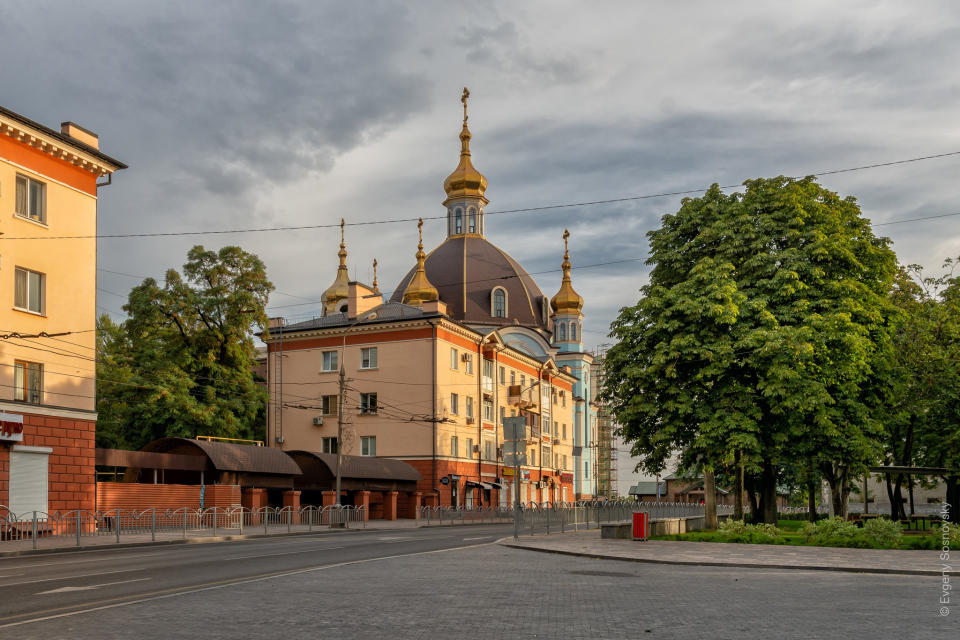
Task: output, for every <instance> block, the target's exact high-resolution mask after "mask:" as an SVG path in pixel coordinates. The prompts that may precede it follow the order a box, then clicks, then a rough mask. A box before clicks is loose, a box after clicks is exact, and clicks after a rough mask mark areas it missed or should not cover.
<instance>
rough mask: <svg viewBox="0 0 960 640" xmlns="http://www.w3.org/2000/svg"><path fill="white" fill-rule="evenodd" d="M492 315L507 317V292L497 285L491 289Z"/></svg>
mask: <svg viewBox="0 0 960 640" xmlns="http://www.w3.org/2000/svg"><path fill="white" fill-rule="evenodd" d="M492 315H493V317H494V318H506V317H507V292H506V291H504V290H503V289H502V288H500V287H497V288H496V289H494V290H493V314H492Z"/></svg>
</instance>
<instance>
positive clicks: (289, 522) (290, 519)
mask: <svg viewBox="0 0 960 640" xmlns="http://www.w3.org/2000/svg"><path fill="white" fill-rule="evenodd" d="M292 525H293V509H292V508H291V509H290V510H289V511H287V533H290V527H291V526H292Z"/></svg>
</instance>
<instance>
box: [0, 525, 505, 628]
mask: <svg viewBox="0 0 960 640" xmlns="http://www.w3.org/2000/svg"><path fill="white" fill-rule="evenodd" d="M492 544H495V543H493V542H484V543H481V544H470V545H464V546H462V547H450V548H449V549H434V550H432V551H415V552H413V553H401V554H398V555H391V556H379V557H376V558H365V559H363V560H350V561H347V562H336V563H333V564H325V565H320V566H317V567H308V568H306V569H294V570H293V571H280V572H277V573H266V574H261V575H258V576H252V577H250V578H245V579H240V580H222V581H220V582H210V583H207V584H206V585H195V586H194V587H193V588H190V587H187V588H184V587H177V588H175V589H163V590H160V591H155V592H154V594H144V596H145V597H144V596H141V597H140V598H137V599H136V600H128V601H126V602H117V600H120V599H121V598H112V599H109V600H102V601H101V602H104V603H110V604H101V605H99V606H95V607H90V608H88V609H79V610H77V611H67V612H64V613H54V614H51V615H47V616H41V617H39V618H31V619H29V620H20V621H18V622H8V623H6V624H0V629H7V628H10V627H19V626H22V625H25V624H33V623H34V622H45V621H47V620H55V619H57V618H69V617H72V616H77V615H82V614H84V613H93V612H95V611H105V610H107V609H116V608H119V607H127V606H130V605H134V604H143V603H144V602H152V601H155V600H166V599H167V598H175V597H177V596H186V595H191V594H194V593H202V592H204V591H214V590H217V589H225V588H227V587H232V586H236V585H243V584H252V583H255V582H265V581H267V580H273V579H275V578H285V577H287V576H295V575H299V574H302V573H312V572H314V571H326V570H327V569H337V568H339V567H346V566H349V565H354V564H366V563H368V562H379V561H380V560H393V559H396V558H406V557H410V556H422V555H428V554H431V553H446V552H448V551H463V550H464V549H474V548H476V547H487V546H490V545H492ZM177 589H183V590H182V591H177ZM91 604H93V603H91ZM65 608H69V607H61V609H65ZM53 611H56V609H53ZM24 615H30V614H18V615H12V616H7V617H6V618H0V620H9V619H11V618H18V617H23V616H24Z"/></svg>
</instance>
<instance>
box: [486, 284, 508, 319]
mask: <svg viewBox="0 0 960 640" xmlns="http://www.w3.org/2000/svg"><path fill="white" fill-rule="evenodd" d="M498 291H500V292H502V293H503V315H502V316H498V315H497V303H496V300H497V292H498ZM509 314H510V296H508V295H507V290H506V289H504V288H503V287H494V288H493V289H491V290H490V317H492V318H506V317H508V316H509Z"/></svg>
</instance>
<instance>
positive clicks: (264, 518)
mask: <svg viewBox="0 0 960 640" xmlns="http://www.w3.org/2000/svg"><path fill="white" fill-rule="evenodd" d="M262 517H263V533H264V534H266V533H267V520H269V519H270V516H269V515H268V513H267V512H266V511H264V512H263V516H262Z"/></svg>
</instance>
